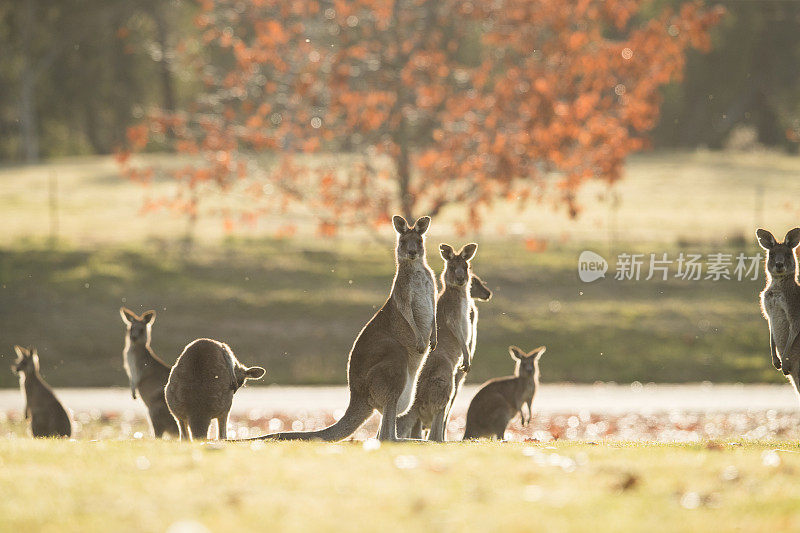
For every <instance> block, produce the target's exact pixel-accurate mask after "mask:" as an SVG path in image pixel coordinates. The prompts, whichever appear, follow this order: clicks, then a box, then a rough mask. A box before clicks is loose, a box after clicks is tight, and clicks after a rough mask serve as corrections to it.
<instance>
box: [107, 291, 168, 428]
mask: <svg viewBox="0 0 800 533" xmlns="http://www.w3.org/2000/svg"><path fill="white" fill-rule="evenodd" d="M119 314H120V316H121V317H122V321H123V322H124V323H125V325H126V326H127V332H126V335H125V349H124V350H123V352H122V360H123V366H124V367H125V372H127V373H128V379H129V380H130V384H131V396H132V397H133V399H134V400H135V399H136V392H137V391H138V392H139V396H140V397H141V398H142V401H143V402H144V404H145V406H146V407H147V414H148V415H149V418H150V425H151V426H152V427H153V434H154V435H155V436H156V437H162V436H163V435H164V433H165V432H166V433H169V434H170V435H175V436H176V437H177V436H178V434H179V431H178V424H176V423H175V419H174V418H172V415H171V414H170V412H169V408H168V407H167V401H166V400H165V399H164V386H165V385H166V384H167V379H169V369H170V367H169V366H168V365H167V364H166V363H165V362H164V361H162V360H161V359H159V358H158V357H157V356H156V354H155V352H153V350H152V348H150V338H151V330H152V327H153V321H154V320H155V319H156V312H155V311H147V312H145V313H143V314H142V316H137V315H136V313H134V312H133V311H131V310H130V309H127V308H125V307H121V308H120V310H119Z"/></svg>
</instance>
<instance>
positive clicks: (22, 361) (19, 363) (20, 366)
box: [11, 345, 39, 374]
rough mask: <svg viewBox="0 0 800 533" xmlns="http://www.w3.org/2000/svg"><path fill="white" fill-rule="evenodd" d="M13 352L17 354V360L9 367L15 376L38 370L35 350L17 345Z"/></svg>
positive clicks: (37, 357) (37, 358)
mask: <svg viewBox="0 0 800 533" xmlns="http://www.w3.org/2000/svg"><path fill="white" fill-rule="evenodd" d="M14 351H15V352H17V360H16V361H14V364H13V365H11V370H13V371H14V372H16V373H17V374H19V373H26V374H30V373H33V372H36V371H37V370H39V354H38V353H36V348H24V347H22V346H19V345H17V346H14Z"/></svg>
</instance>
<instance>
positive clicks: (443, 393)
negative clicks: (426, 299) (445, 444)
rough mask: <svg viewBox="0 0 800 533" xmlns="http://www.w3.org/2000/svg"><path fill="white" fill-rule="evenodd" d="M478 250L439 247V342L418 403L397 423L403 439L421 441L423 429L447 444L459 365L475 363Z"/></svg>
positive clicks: (419, 384)
mask: <svg viewBox="0 0 800 533" xmlns="http://www.w3.org/2000/svg"><path fill="white" fill-rule="evenodd" d="M477 249H478V245H477V244H474V243H473V244H467V245H466V246H464V247H463V248H462V249H461V250H459V252H458V253H455V252H454V251H453V248H452V247H451V246H450V245H448V244H441V245H439V250H440V251H441V254H442V258H443V259H444V260H445V268H444V271H443V272H442V291H441V292H440V293H439V297H438V299H437V300H436V325H437V327H438V329H439V332H438V341H439V342H438V344H437V345H436V349H435V350H432V351H431V353H429V354H428V358H427V359H425V363H423V365H422V369H421V370H420V371H419V377H418V378H417V386H416V392H415V396H414V403H412V404H411V407H409V409H408V411H406V412H405V413H404V414H403V415H402V416H401V417H399V418H398V419H397V434H398V435H399V436H401V437H407V436H409V435H410V436H413V437H415V438H420V437H421V436H422V435H421V430H422V428H424V427H429V428H431V431H430V434H429V435H428V440H433V441H438V442H441V441H443V440H444V437H445V435H444V433H445V431H444V430H445V415H446V412H447V406H448V405H449V404H450V399H451V398H452V396H453V392H454V391H455V381H454V379H455V369H456V365H457V364H458V362H459V361H461V367H462V369H463V370H464V371H465V372H467V371H469V365H470V364H471V362H472V360H471V359H472V357H471V354H470V348H469V342H470V339H471V338H472V332H471V327H472V321H471V320H470V318H471V317H470V315H471V311H472V305H473V304H472V299H471V298H470V295H469V293H470V277H471V272H470V264H469V262H470V260H471V259H472V258H473V257H474V256H475V252H476V250H477Z"/></svg>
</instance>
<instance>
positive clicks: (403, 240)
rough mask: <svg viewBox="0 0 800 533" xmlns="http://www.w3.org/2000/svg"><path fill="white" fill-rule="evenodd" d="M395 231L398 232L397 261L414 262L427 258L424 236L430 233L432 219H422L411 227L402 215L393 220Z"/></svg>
mask: <svg viewBox="0 0 800 533" xmlns="http://www.w3.org/2000/svg"><path fill="white" fill-rule="evenodd" d="M392 224H393V225H394V230H395V231H396V232H397V249H396V254H397V260H398V261H414V260H416V259H424V258H425V239H424V237H423V235H425V232H426V231H428V226H430V224H431V217H420V218H418V219H417V221H416V222H415V223H414V226H413V227H411V226H409V225H408V222H406V219H404V218H403V217H401V216H400V215H395V216H394V218H392Z"/></svg>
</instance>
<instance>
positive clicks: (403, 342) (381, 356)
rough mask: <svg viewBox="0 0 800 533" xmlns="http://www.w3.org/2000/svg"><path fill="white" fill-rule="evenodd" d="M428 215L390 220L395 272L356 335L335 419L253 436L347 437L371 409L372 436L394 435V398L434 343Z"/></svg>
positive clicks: (433, 287) (390, 437) (396, 399)
mask: <svg viewBox="0 0 800 533" xmlns="http://www.w3.org/2000/svg"><path fill="white" fill-rule="evenodd" d="M430 221H431V219H430V217H421V218H420V219H418V220H417V221H416V222H415V223H414V226H413V227H409V225H408V223H407V222H406V220H405V219H404V218H403V217H401V216H395V217H394V218H393V219H392V222H393V225H394V229H395V231H396V232H397V245H396V247H395V263H396V269H397V270H396V273H395V276H394V281H393V282H392V290H391V293H390V294H389V298H388V299H387V300H386V303H384V304H383V306H382V307H381V308H380V309H379V310H378V312H377V313H375V315H374V316H373V317H372V319H371V320H370V321H369V322H367V324H366V325H365V326H364V328H363V329H362V330H361V332H360V333H359V334H358V336H357V337H356V340H355V342H354V343H353V348H352V349H351V350H350V356H349V359H348V362H347V382H348V387H349V389H350V403H349V405H348V406H347V409H346V410H345V413H344V415H343V416H342V418H341V419H339V421H338V422H336V423H335V424H333V425H332V426H329V427H327V428H325V429H322V430H319V431H305V432H287V433H275V434H271V435H264V436H262V437H256V438H259V439H280V440H311V439H319V440H324V441H338V440H342V439H344V438H347V437H349V436H350V435H352V434H353V433H354V432H355V431H356V430H357V429H358V428H359V427H361V425H362V424H363V423H364V422H366V420H367V419H368V418H369V417H370V416H371V415H372V413H373V412H374V411H375V410H377V411H378V412H380V413H381V425H380V430H379V431H378V438H379V439H381V440H388V441H391V440H398V439H397V426H396V421H397V412H398V402H399V400H400V397H401V395H402V394H403V393H404V391H405V389H406V387H407V386H408V381H409V380H412V382H411V385H410V386H411V388H412V389H413V385H414V382H413V379H414V377H415V376H416V374H417V371H418V370H419V365H420V363H421V362H422V359H423V358H424V357H425V353H426V352H427V350H428V345H430V346H431V348H435V347H436V280H435V278H434V276H433V271H432V270H431V268H430V267H429V266H428V263H427V261H426V260H425V232H426V231H427V230H428V226H429V225H430Z"/></svg>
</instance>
